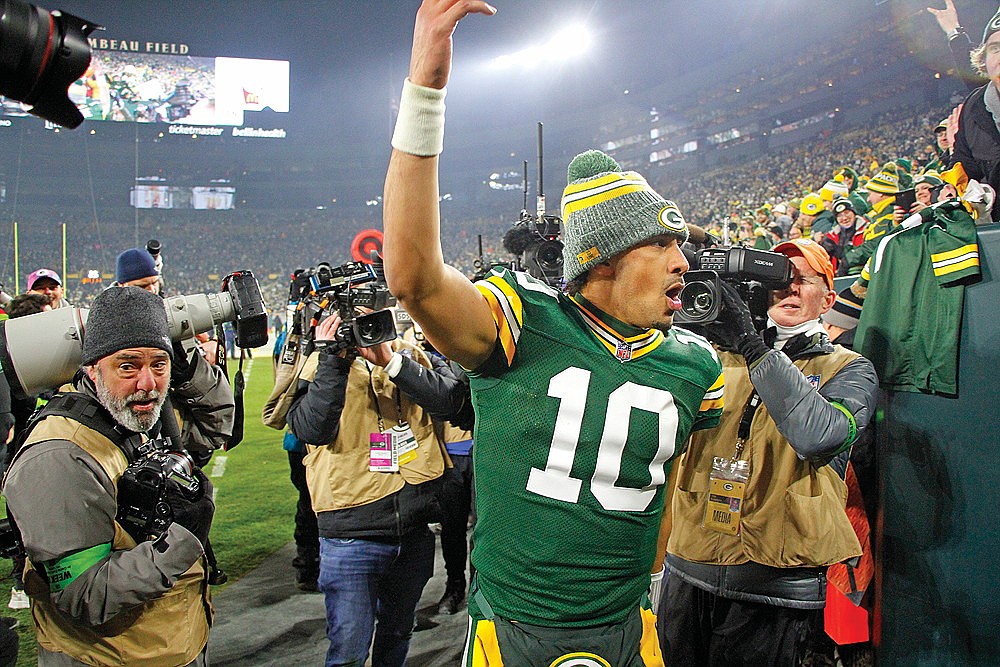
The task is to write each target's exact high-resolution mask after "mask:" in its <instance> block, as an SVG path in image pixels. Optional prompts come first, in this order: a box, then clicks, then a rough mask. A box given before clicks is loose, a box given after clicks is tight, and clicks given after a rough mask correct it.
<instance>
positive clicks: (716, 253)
mask: <svg viewBox="0 0 1000 667" xmlns="http://www.w3.org/2000/svg"><path fill="white" fill-rule="evenodd" d="M696 257H697V266H698V269H697V270H695V271H688V272H687V273H686V274H685V276H684V283H685V285H684V290H683V291H682V292H681V297H680V298H681V309H680V310H679V311H677V312H676V313H675V314H674V323H675V324H678V325H697V326H702V325H705V324H711V323H713V322H717V321H718V320H719V316H720V315H721V314H722V293H721V291H720V288H719V281H720V280H725V281H726V282H728V283H730V284H732V285H733V286H735V287H736V290H737V291H738V292H739V294H740V297H742V299H743V301H744V302H745V303H746V304H747V307H748V308H749V309H750V315H751V316H752V317H753V319H754V323H755V324H757V325H758V329H760V328H763V323H764V322H765V321H766V320H767V309H768V307H769V306H770V303H769V292H770V291H771V290H776V289H784V288H786V287H788V286H789V285H790V284H791V282H792V278H793V270H794V265H793V264H792V262H791V260H789V259H788V257H786V256H785V255H782V254H781V253H777V252H769V251H767V250H756V249H754V248H745V247H743V246H731V247H728V248H705V249H704V250H699V251H698V253H697V255H696Z"/></svg>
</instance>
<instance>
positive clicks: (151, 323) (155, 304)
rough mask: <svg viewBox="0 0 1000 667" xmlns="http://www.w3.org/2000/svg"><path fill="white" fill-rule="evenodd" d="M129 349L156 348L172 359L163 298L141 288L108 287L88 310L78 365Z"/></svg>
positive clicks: (91, 362) (89, 363)
mask: <svg viewBox="0 0 1000 667" xmlns="http://www.w3.org/2000/svg"><path fill="white" fill-rule="evenodd" d="M130 347H158V348H160V349H161V350H165V351H166V352H167V353H168V354H169V355H170V356H171V357H173V355H174V350H173V347H172V345H171V343H170V329H169V328H168V327H167V311H166V309H165V308H164V307H163V299H161V298H160V297H158V296H156V295H155V294H153V293H152V292H147V291H146V290H144V289H142V288H141V287H118V286H115V287H109V288H108V289H106V290H104V291H103V292H101V293H100V294H98V295H97V298H96V299H94V305H93V306H91V307H90V313H89V314H88V315H87V323H86V325H85V326H84V329H83V358H82V359H81V361H80V363H81V365H83V366H90V365H92V364H93V363H94V362H96V361H97V360H98V359H103V358H104V357H106V356H108V355H109V354H114V353H115V352H118V351H119V350H126V349H128V348H130Z"/></svg>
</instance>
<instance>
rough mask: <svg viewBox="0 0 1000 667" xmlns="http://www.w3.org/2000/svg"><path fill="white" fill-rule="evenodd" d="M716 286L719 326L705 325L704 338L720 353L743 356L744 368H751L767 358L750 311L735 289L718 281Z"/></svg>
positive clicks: (766, 350)
mask: <svg viewBox="0 0 1000 667" xmlns="http://www.w3.org/2000/svg"><path fill="white" fill-rule="evenodd" d="M719 285H720V287H721V292H722V294H721V296H722V312H721V313H720V314H719V321H718V322H713V323H712V324H707V325H705V335H706V336H707V337H708V339H709V340H711V341H712V342H713V343H715V344H717V345H718V346H719V347H720V348H722V349H723V350H728V351H730V352H738V353H739V354H742V355H743V358H744V359H746V362H747V365H749V364H752V363H753V362H755V361H757V360H758V359H760V358H761V357H763V356H764V355H765V354H767V353H768V350H769V348H768V347H767V345H766V344H765V343H764V339H763V338H761V335H760V334H759V333H757V330H756V329H755V328H754V325H753V318H752V317H751V316H750V309H749V308H747V305H746V304H745V303H744V302H743V299H742V298H741V297H740V294H739V292H737V291H736V288H735V287H733V286H732V285H730V284H729V283H727V282H725V281H719Z"/></svg>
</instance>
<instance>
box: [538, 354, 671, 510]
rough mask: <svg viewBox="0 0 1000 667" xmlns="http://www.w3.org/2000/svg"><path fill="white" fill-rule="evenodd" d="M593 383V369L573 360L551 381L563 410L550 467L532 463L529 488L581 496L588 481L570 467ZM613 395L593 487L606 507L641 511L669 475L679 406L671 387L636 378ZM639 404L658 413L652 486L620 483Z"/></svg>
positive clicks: (567, 497)
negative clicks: (647, 383)
mask: <svg viewBox="0 0 1000 667" xmlns="http://www.w3.org/2000/svg"><path fill="white" fill-rule="evenodd" d="M589 388H590V371H588V370H585V369H583V368H576V367H573V366H571V367H569V368H567V369H566V370H564V371H562V372H561V373H558V374H557V375H556V376H555V377H553V378H552V379H551V380H550V381H549V396H552V397H553V398H558V399H559V412H558V414H557V415H556V425H555V431H554V432H553V433H552V444H551V445H550V448H549V457H548V460H547V461H546V462H545V469H544V470H540V469H538V468H532V469H531V473H530V475H529V476H528V484H527V489H528V491H531V492H532V493H537V494H538V495H540V496H545V497H546V498H554V499H555V500H562V501H565V502H568V503H576V502H578V501H579V499H580V489H581V487H582V485H583V481H582V480H580V479H578V478H576V477H572V476H571V475H570V473H571V471H572V470H573V460H574V459H575V458H576V448H577V446H578V445H579V441H580V425H581V424H582V423H583V413H584V410H585V409H586V406H587V392H588V390H589ZM607 401H608V407H607V417H606V418H605V421H604V432H603V433H602V435H601V444H600V446H599V448H598V451H597V465H596V466H595V470H594V475H593V477H591V479H590V491H591V493H593V494H594V497H595V498H597V501H598V502H599V503H600V504H601V507H603V508H604V509H606V510H609V511H620V512H641V511H643V510H645V509H646V508H647V507H649V503H650V502H651V501H652V500H653V496H654V495H655V494H656V489H657V488H658V487H659V486H661V485H663V483H664V482H665V481H666V475H665V473H664V471H663V464H664V463H665V462H666V461H667V459H669V458H670V457H671V455H672V454H673V453H674V444H675V442H676V438H677V421H678V420H677V406H676V405H674V397H673V395H671V394H670V392H668V391H665V390H663V389H654V388H653V387H646V386H643V385H641V384H635V383H633V382H626V383H625V384H623V385H621V386H620V387H618V388H617V389H615V390H614V391H612V392H611V393H610V394H609V395H608V399H607ZM633 408H634V409H637V410H644V411H646V412H652V413H654V414H656V415H657V416H658V423H657V432H656V437H657V448H656V454H655V456H653V460H652V461H650V462H649V475H650V477H651V481H650V484H649V486H645V487H642V488H638V489H636V488H630V487H626V486H618V478H619V476H620V475H621V466H622V457H623V455H624V453H625V446H626V444H627V440H628V431H629V420H630V419H631V416H632V409H633Z"/></svg>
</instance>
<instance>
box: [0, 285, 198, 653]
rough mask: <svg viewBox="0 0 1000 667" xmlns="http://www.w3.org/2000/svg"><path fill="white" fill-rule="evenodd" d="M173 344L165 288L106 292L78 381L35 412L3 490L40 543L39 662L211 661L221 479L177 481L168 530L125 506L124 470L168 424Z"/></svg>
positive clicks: (33, 555) (29, 578)
mask: <svg viewBox="0 0 1000 667" xmlns="http://www.w3.org/2000/svg"><path fill="white" fill-rule="evenodd" d="M172 354H173V347H172V345H171V343H170V337H169V329H168V326H167V320H166V312H165V311H164V308H163V302H162V300H161V299H160V298H159V297H157V296H155V295H153V294H150V293H149V292H146V291H144V290H141V289H137V288H135V287H112V288H110V289H108V290H106V291H104V292H102V293H101V294H100V295H98V297H97V298H96V299H95V301H94V304H93V307H92V308H91V310H90V313H89V317H88V320H87V329H86V336H85V338H84V342H83V350H82V368H83V370H84V374H83V375H82V376H81V379H79V380H78V381H77V384H76V386H75V391H72V392H67V393H65V394H64V395H63V396H57V397H55V398H54V399H53V400H52V401H50V402H49V403H48V404H47V405H46V407H45V408H44V409H43V410H42V411H41V412H40V413H39V415H38V417H37V418H36V419H34V420H32V422H31V423H30V424H29V425H28V427H27V430H28V433H27V437H26V439H25V440H24V443H23V445H22V446H21V447H20V449H19V451H18V453H17V455H16V456H15V458H14V460H13V462H12V463H11V467H10V470H9V472H8V473H7V477H6V479H5V481H4V489H3V490H4V493H5V495H6V497H7V502H8V506H9V510H10V512H11V514H12V516H13V517H14V518H15V520H16V522H17V525H18V527H19V528H20V533H21V537H22V541H23V545H24V549H25V551H26V553H27V559H28V560H27V566H26V572H25V589H26V591H27V593H28V595H29V597H30V598H31V601H32V619H33V621H34V626H35V634H36V637H37V640H38V644H39V651H38V653H39V655H38V664H39V665H42V666H49V665H79V664H87V665H104V664H116V665H117V664H163V665H166V664H169V665H204V664H206V656H205V653H204V649H205V646H206V644H207V642H208V633H209V626H210V624H211V615H212V612H211V603H210V601H209V593H208V590H209V589H208V584H207V575H206V564H205V559H204V549H203V548H202V543H203V542H204V541H205V539H206V537H207V535H208V530H209V528H210V526H211V522H212V516H213V514H214V511H215V507H214V504H213V503H212V500H211V498H212V489H211V484H210V483H209V482H208V479H207V478H205V477H204V475H201V474H199V476H198V478H197V479H198V481H199V482H200V484H201V494H200V496H199V497H198V498H197V499H189V498H188V497H185V496H184V495H182V494H181V493H180V492H177V491H168V493H167V495H166V498H165V501H166V502H167V503H168V504H169V506H170V508H171V510H172V512H171V513H172V517H173V521H172V523H170V524H169V525H166V526H165V530H163V532H162V533H161V534H159V536H158V537H155V539H152V540H148V539H145V537H144V536H143V535H139V536H137V537H134V536H133V535H131V534H130V533H129V532H128V530H126V527H125V525H123V524H122V523H120V522H119V520H118V519H117V518H116V517H117V516H119V513H120V510H119V507H118V505H117V500H118V498H120V496H121V495H122V485H121V482H120V480H122V479H123V474H125V475H126V476H127V472H128V466H129V464H130V463H132V462H133V459H137V458H139V457H138V456H137V450H139V449H140V448H146V447H149V444H148V442H147V441H148V438H149V437H153V436H155V435H156V434H155V433H150V432H149V431H150V430H151V429H153V427H154V425H155V424H156V423H157V421H158V419H159V416H160V409H161V406H162V404H163V400H164V397H165V396H166V392H167V388H168V386H169V383H170V374H171V356H172ZM140 462H141V460H140ZM169 488H171V487H170V486H169V485H168V489H169ZM133 532H136V531H133Z"/></svg>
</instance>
